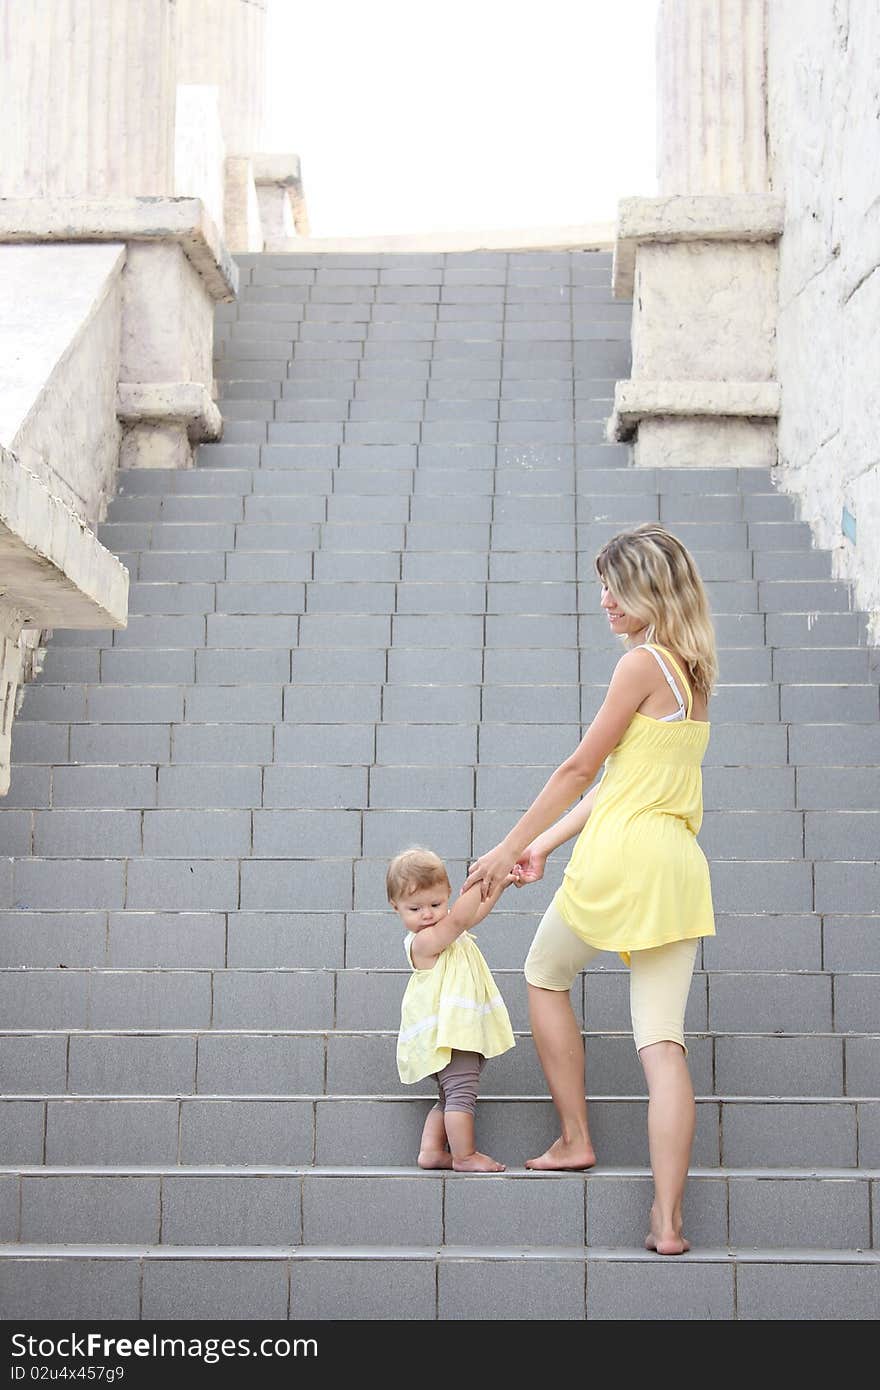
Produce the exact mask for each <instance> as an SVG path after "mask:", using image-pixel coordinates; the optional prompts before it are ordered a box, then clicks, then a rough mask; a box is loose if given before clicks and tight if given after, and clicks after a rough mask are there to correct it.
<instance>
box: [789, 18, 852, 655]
mask: <svg viewBox="0 0 880 1390" xmlns="http://www.w3.org/2000/svg"><path fill="white" fill-rule="evenodd" d="M768 21H769V29H768V124H769V142H770V177H771V181H772V186H773V189H774V191H775V192H779V193H782V194H783V195H784V197H785V231H784V234H783V237H782V241H781V243H780V285H779V301H780V304H779V322H778V345H777V350H778V362H779V377H780V382H781V386H782V410H781V415H780V421H779V462H780V470H779V472H780V482H781V484H782V486H783V487H784V488H786V489H787V490H789V491H791V492H793V493H797V494H799V495H800V496H801V498H802V515H803V517H804V519H805V520H807V521H809V523H810V525H811V527H812V529H813V533H814V535H815V537H816V541H817V543H818V544H819V545H821V546H823V547H827V548H829V549H831V550H832V551H834V554H835V561H834V564H835V573H836V574H837V575H838V576H840V577H848V578H852V579H854V580H855V581H856V586H857V597H858V601H859V603H860V605H861V606H863V607H865V608H870V609H873V610H874V612H875V614H876V618H875V632H874V638H875V640H880V564H878V560H877V553H878V538H880V371H878V366H877V364H878V360H880V270H878V267H880V65H878V62H877V55H878V53H880V2H878V0H773V3H772V4H770V5H769V6H768ZM845 504H846V505H847V506H848V509H849V510H850V512H851V513H852V514H853V515H854V516H855V518H856V527H857V539H856V543H855V544H853V543H852V542H851V541H850V540H848V539H846V538H845V537H844V536H843V535H842V533H841V515H842V508H843V506H844V505H845Z"/></svg>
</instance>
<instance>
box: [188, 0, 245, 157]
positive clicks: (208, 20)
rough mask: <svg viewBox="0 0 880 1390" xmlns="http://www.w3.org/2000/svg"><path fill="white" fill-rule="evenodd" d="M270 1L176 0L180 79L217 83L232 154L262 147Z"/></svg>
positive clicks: (222, 121)
mask: <svg viewBox="0 0 880 1390" xmlns="http://www.w3.org/2000/svg"><path fill="white" fill-rule="evenodd" d="M266 4H267V0H177V80H178V82H192V83H198V84H204V85H211V86H216V87H217V88H219V95H220V123H221V126H222V128H223V142H224V144H225V146H226V150H227V153H228V154H230V155H250V154H254V153H255V152H256V151H258V150H260V149H262V142H263V112H264V95H265V50H266Z"/></svg>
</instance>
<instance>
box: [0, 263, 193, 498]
mask: <svg viewBox="0 0 880 1390" xmlns="http://www.w3.org/2000/svg"><path fill="white" fill-rule="evenodd" d="M175 249H176V248H175ZM124 263H125V247H124V246H122V245H120V244H118V243H110V244H106V245H100V246H85V245H79V246H73V245H64V246H47V245H42V246H34V245H29V246H0V356H2V361H3V367H4V370H3V373H2V382H0V443H2V444H5V445H6V446H7V448H11V449H13V450H14V451H15V453H16V455H17V456H18V457H19V458H20V459H21V460H22V461H23V462H24V463H25V464H26V465H27V466H28V467H29V468H30V469H31V470H32V472H34V473H35V474H36V475H37V477H38V478H40V479H41V481H42V482H43V483H44V484H45V485H46V487H47V489H48V490H49V492H50V493H51V494H52V495H53V496H55V497H59V498H60V499H61V500H62V501H63V502H65V503H66V504H67V505H68V506H69V507H71V508H72V509H73V510H74V511H75V512H76V513H77V514H78V515H79V516H81V517H82V518H83V520H85V521H87V522H88V523H89V525H92V526H93V525H94V524H95V522H96V521H99V520H100V519H102V517H103V515H104V510H105V507H106V502H107V499H108V497H109V496H110V495H111V494H112V492H113V476H114V473H115V470H116V462H117V456H118V452H119V437H120V430H119V424H118V421H117V419H116V384H117V380H118V374H119V351H120V342H119V339H120V328H119V326H120V319H121V302H122V299H121V294H122V291H121V275H122V269H123V266H124Z"/></svg>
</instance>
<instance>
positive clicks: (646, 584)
mask: <svg viewBox="0 0 880 1390" xmlns="http://www.w3.org/2000/svg"><path fill="white" fill-rule="evenodd" d="M596 571H597V573H598V575H599V578H600V579H601V580H602V582H603V584H605V585H607V587H608V588H609V589H610V590H611V592H612V593H613V595H614V597H615V599H616V600H617V602H618V603H619V604H620V606H621V608H622V609H623V610H624V612H626V613H629V614H631V615H632V616H633V617H635V618H639V619H642V620H644V621H645V622H646V623H647V625H648V636H647V640H648V641H649V642H657V643H659V644H660V646H664V647H670V648H671V649H672V651H673V652H675V653H676V654H677V655H679V656H681V657H683V658H684V660H685V662H686V663H687V667H688V670H689V671H690V674H691V678H692V680H693V682H694V685H695V686H696V687H697V689H698V690H700V691H702V693H703V695H704V696H705V698H706V699H707V700H708V699H709V696H710V695H711V694H712V689H713V687H714V685H715V682H716V681H717V679H718V658H717V655H716V651H715V629H714V627H713V625H712V616H711V613H710V610H709V599H708V596H707V594H706V590H705V588H704V587H703V581H702V579H701V578H700V576H699V573H698V571H697V567H696V565H695V564H694V561H693V558H692V556H691V555H690V553H689V551H688V550H687V547H686V546H684V545H682V543H681V541H680V540H679V539H678V537H677V536H673V535H672V533H671V532H670V531H667V530H666V528H665V527H664V526H660V525H658V523H657V522H655V521H646V522H644V523H643V525H641V526H634V527H633V528H632V529H631V530H629V531H621V532H620V533H619V534H618V535H616V536H613V537H612V538H611V540H610V541H607V542H606V544H605V545H603V547H602V549H601V550H600V551H599V554H598V555H597V556H596ZM624 640H625V641H627V640H628V638H624Z"/></svg>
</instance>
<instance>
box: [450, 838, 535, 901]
mask: <svg viewBox="0 0 880 1390" xmlns="http://www.w3.org/2000/svg"><path fill="white" fill-rule="evenodd" d="M546 859H547V852H546V851H542V850H540V849H538V848H537V841H535V842H534V843H533V844H531V845H528V846H527V847H526V848H525V849H524V850H523V852H522V854H521V855H520V857H519V859H517V860H516V862H515V863H512V862H511V860H512V852H511V850H510V849H509V848H508V847H507V845H506V844H505V843H504V841H502V842H501V844H500V845H496V846H495V848H494V849H491V850H489V851H488V853H487V854H482V855H480V858H479V859H476V860H474V862H473V864H471V866H470V873H469V874H468V877H467V878H466V880H465V883H464V886H463V888H462V890H461V891H462V892H463V893H465V892H467V890H468V889H469V888H473V887H474V885H475V884H477V883H479V885H480V895H481V897H482V900H483V901H484V902H485V900H486V899H487V898H489V897H491V896H492V894H493V893H494V892H495V891H496V890H497V889H498V888H499V885H501V886H503V887H507V885H508V884H510V883H514V884H515V885H516V887H517V888H522V887H524V886H525V884H527V883H537V881H538V879H539V878H542V877H543V874H544V864H545V862H546Z"/></svg>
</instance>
